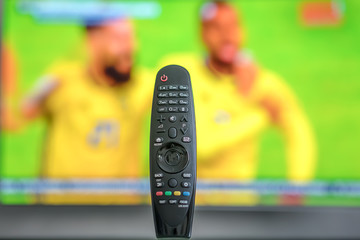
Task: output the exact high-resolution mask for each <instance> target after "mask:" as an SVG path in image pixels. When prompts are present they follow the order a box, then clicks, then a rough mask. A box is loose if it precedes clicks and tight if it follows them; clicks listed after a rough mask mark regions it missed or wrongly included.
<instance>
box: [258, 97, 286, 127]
mask: <svg viewBox="0 0 360 240" xmlns="http://www.w3.org/2000/svg"><path fill="white" fill-rule="evenodd" d="M260 104H261V106H262V107H263V108H264V109H265V110H266V111H267V112H268V114H269V116H270V119H271V121H272V122H273V123H278V122H279V121H280V111H281V109H280V106H279V104H278V103H277V102H276V100H275V99H272V98H270V97H265V98H264V99H262V100H261V102H260Z"/></svg>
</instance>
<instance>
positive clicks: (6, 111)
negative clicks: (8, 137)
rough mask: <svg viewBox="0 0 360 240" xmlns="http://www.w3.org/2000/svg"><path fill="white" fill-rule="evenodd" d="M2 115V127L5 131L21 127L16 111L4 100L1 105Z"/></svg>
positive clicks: (0, 121)
mask: <svg viewBox="0 0 360 240" xmlns="http://www.w3.org/2000/svg"><path fill="white" fill-rule="evenodd" d="M0 116H1V118H0V123H1V125H0V126H1V129H3V130H5V131H15V130H17V129H19V128H20V123H19V121H18V119H17V118H16V116H15V114H14V111H12V109H11V107H10V106H8V105H7V104H5V103H4V102H2V103H1V106H0Z"/></svg>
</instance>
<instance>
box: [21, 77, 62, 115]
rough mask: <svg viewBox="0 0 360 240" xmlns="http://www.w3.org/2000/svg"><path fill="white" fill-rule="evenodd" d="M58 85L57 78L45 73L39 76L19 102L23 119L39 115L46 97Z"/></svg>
mask: <svg viewBox="0 0 360 240" xmlns="http://www.w3.org/2000/svg"><path fill="white" fill-rule="evenodd" d="M59 85H60V82H59V80H58V79H57V78H56V77H54V76H51V75H47V76H44V77H42V78H40V79H39V80H38V82H37V83H36V85H35V87H34V88H33V89H32V90H31V92H30V93H29V94H28V95H27V96H26V97H25V98H24V100H23V102H22V104H21V107H20V112H21V116H22V117H23V119H24V120H26V121H28V120H32V119H34V118H36V117H38V116H39V115H41V114H42V113H43V111H44V103H45V101H46V99H47V98H48V97H49V96H50V95H51V94H52V93H53V92H54V91H55V90H56V89H57V88H58V87H59Z"/></svg>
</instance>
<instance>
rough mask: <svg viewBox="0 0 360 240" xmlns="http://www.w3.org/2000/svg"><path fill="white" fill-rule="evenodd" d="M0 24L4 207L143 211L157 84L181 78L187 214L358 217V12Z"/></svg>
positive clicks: (161, 4)
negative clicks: (164, 72) (191, 98)
mask: <svg viewBox="0 0 360 240" xmlns="http://www.w3.org/2000/svg"><path fill="white" fill-rule="evenodd" d="M2 11H3V13H2V26H1V29H2V33H3V34H2V39H1V48H2V51H1V53H2V56H1V129H2V130H1V153H0V157H1V158H0V181H1V182H0V184H1V188H0V196H1V198H0V203H1V204H5V205H7V204H20V205H22V204H24V205H31V204H149V203H150V197H149V191H150V185H149V156H148V155H149V146H150V144H153V143H150V142H149V134H150V133H149V132H150V109H151V103H152V92H153V86H154V81H155V75H156V72H157V71H158V70H159V69H160V68H161V67H163V66H164V65H166V64H179V65H182V66H184V67H186V68H187V69H188V70H189V72H190V75H191V78H192V83H193V92H194V95H195V113H196V121H197V128H198V132H197V135H198V138H197V146H198V183H197V195H196V202H197V204H198V205H225V206H230V205H231V206H233V205H237V206H238V205H272V206H278V205H280V206H282V205H296V206H298V205H302V206H360V150H359V143H360V124H359V123H360V94H359V93H360V81H359V76H360V67H359V66H360V44H359V42H360V25H359V23H360V15H359V14H358V12H359V11H360V4H359V1H357V0H325V1H317V0H309V1H302V0H295V1H290V0H289V1H284V0H270V1H269V0H258V1H251V0H237V1H228V2H206V1H180V0H173V1H165V0H164V1H162V0H161V1H147V0H146V1H100V0H94V1H75V0H62V1H39V0H34V1H26V0H12V1H4V2H3V9H2ZM226 11H228V12H226ZM229 16H233V17H235V22H234V21H233V22H231V19H230V18H231V17H229ZM234 46H236V47H237V48H236V49H235V50H234ZM235 51H236V54H235V55H236V56H235V57H233V58H231V56H232V55H231V54H232V53H234V52H235ZM230 55H231V56H230ZM229 59H230V60H229ZM234 59H235V60H234ZM231 61H233V62H231ZM227 62H231V64H232V65H231V64H230V65H231V66H232V67H233V68H231V69H230V72H228V73H226V69H227V68H226V66H228V65H226V63H227ZM234 62H236V64H238V65H236V64H233V63H234ZM230 65H229V66H230ZM102 67H103V68H102ZM217 67H218V68H217ZM221 67H223V68H221ZM236 67H238V68H236ZM99 69H100V70H99ZM119 69H120V70H119ZM122 69H125V70H122ZM126 69H131V70H129V71H128V72H126V71H127V70H126ZM221 69H225V70H224V71H225V73H224V71H223V72H221V71H222V70H221ZM234 69H235V70H234ZM98 70H99V71H100V73H98V74H97V72H96V71H98ZM102 70H103V72H102ZM237 71H238V72H240V73H239V74H238V75H237ZM124 72H125V73H124ZM127 73H129V74H130V73H131V74H130V75H128V74H127ZM99 76H100V77H99ZM101 76H102V77H103V79H107V81H105V80H104V81H102V80H101V79H102V77H101ZM104 76H105V77H104ZM99 79H100V80H99ZM109 79H113V80H112V82H111V81H110V83H109ZM179 116H180V115H179ZM184 134H185V133H184ZM150 177H151V176H150Z"/></svg>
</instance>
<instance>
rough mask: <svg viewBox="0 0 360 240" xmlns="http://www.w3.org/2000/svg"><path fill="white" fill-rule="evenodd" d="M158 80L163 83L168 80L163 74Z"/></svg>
mask: <svg viewBox="0 0 360 240" xmlns="http://www.w3.org/2000/svg"><path fill="white" fill-rule="evenodd" d="M160 80H161V81H163V82H166V81H167V80H168V77H167V76H166V75H165V74H163V75H162V76H161V77H160Z"/></svg>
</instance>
